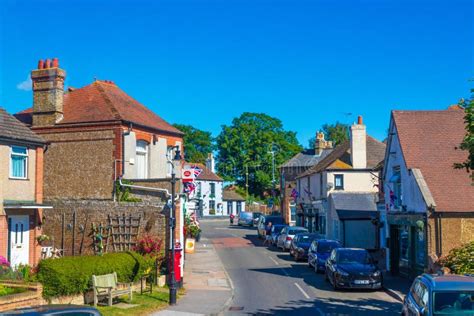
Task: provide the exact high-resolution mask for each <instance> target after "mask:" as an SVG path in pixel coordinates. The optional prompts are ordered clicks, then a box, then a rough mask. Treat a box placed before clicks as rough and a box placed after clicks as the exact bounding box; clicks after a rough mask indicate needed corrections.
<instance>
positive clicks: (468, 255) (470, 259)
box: [441, 241, 474, 274]
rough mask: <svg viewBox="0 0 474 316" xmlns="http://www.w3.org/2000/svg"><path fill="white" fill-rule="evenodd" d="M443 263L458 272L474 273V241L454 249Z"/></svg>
mask: <svg viewBox="0 0 474 316" xmlns="http://www.w3.org/2000/svg"><path fill="white" fill-rule="evenodd" d="M441 263H442V264H443V265H445V266H446V267H448V268H449V269H451V271H452V272H453V273H456V274H466V273H470V274H473V273H474V241H471V242H470V243H467V244H465V245H463V246H462V247H459V248H455V249H452V250H451V251H450V252H449V254H448V255H447V256H446V258H444V259H443V260H441Z"/></svg>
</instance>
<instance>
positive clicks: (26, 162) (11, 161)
mask: <svg viewBox="0 0 474 316" xmlns="http://www.w3.org/2000/svg"><path fill="white" fill-rule="evenodd" d="M14 147H16V148H21V149H25V150H26V154H19V153H14V152H13V148H14ZM13 156H20V157H25V176H24V177H15V176H13V159H12V158H13ZM28 158H29V157H28V147H25V146H15V145H12V146H10V179H22V180H25V179H28V160H29V159H28Z"/></svg>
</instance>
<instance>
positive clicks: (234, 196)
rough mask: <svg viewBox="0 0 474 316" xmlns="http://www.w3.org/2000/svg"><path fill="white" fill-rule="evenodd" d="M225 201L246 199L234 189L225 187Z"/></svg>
mask: <svg viewBox="0 0 474 316" xmlns="http://www.w3.org/2000/svg"><path fill="white" fill-rule="evenodd" d="M222 199H223V200H224V201H245V199H244V198H243V197H242V196H241V195H240V194H238V193H237V192H235V191H234V190H229V189H224V193H223V198H222Z"/></svg>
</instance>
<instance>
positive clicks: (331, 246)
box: [318, 242, 339, 253]
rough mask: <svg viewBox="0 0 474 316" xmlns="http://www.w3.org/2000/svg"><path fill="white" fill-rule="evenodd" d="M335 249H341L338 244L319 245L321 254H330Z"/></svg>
mask: <svg viewBox="0 0 474 316" xmlns="http://www.w3.org/2000/svg"><path fill="white" fill-rule="evenodd" d="M334 248H339V244H338V243H337V242H319V243H318V252H320V253H330V252H331V250H333V249H334Z"/></svg>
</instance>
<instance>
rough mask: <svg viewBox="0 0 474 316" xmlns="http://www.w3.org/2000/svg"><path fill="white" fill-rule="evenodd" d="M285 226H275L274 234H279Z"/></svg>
mask: <svg viewBox="0 0 474 316" xmlns="http://www.w3.org/2000/svg"><path fill="white" fill-rule="evenodd" d="M283 228H285V226H273V233H275V234H279V233H280V232H281V231H282V230H283Z"/></svg>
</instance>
